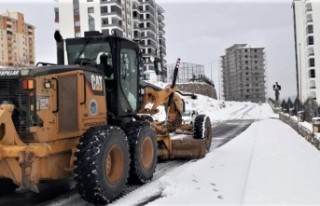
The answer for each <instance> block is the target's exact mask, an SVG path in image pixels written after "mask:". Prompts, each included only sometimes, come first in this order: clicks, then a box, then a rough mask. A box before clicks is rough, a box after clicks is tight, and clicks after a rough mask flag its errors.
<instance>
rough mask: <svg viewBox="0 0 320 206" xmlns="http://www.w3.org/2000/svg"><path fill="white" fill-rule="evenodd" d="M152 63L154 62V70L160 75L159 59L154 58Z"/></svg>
mask: <svg viewBox="0 0 320 206" xmlns="http://www.w3.org/2000/svg"><path fill="white" fill-rule="evenodd" d="M153 63H154V69H155V71H156V74H157V75H160V74H161V73H162V68H161V60H160V59H159V58H155V60H154V62H153Z"/></svg>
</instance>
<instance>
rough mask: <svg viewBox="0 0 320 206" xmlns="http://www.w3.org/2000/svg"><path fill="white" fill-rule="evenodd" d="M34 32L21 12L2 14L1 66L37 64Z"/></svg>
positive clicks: (0, 33) (0, 35) (0, 23)
mask: <svg viewBox="0 0 320 206" xmlns="http://www.w3.org/2000/svg"><path fill="white" fill-rule="evenodd" d="M34 30H35V27H34V26H33V25H31V24H28V23H26V22H25V21H24V15H23V14H21V13H19V12H7V13H4V14H0V66H30V65H34V64H35V39H34Z"/></svg>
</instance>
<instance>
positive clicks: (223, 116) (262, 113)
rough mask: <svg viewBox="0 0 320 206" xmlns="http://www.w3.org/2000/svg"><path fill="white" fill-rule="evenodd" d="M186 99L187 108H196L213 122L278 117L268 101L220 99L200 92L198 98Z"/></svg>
mask: <svg viewBox="0 0 320 206" xmlns="http://www.w3.org/2000/svg"><path fill="white" fill-rule="evenodd" d="M184 100H185V102H186V109H189V110H196V111H198V112H199V114H206V115H208V116H209V117H210V119H211V122H217V121H225V120H231V119H252V120H258V119H265V118H268V117H275V118H277V117H278V116H277V115H276V114H274V113H273V111H272V109H271V107H270V106H269V105H268V104H266V103H264V104H256V103H252V102H228V101H219V100H216V99H212V98H210V97H207V96H204V95H200V94H197V99H195V100H193V99H191V98H190V97H184Z"/></svg>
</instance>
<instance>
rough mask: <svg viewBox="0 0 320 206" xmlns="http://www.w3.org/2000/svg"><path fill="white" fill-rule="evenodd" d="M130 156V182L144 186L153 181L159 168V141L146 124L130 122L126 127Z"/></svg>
mask: <svg viewBox="0 0 320 206" xmlns="http://www.w3.org/2000/svg"><path fill="white" fill-rule="evenodd" d="M125 133H126V135H127V136H128V141H129V145H130V155H131V158H132V161H131V165H130V177H129V181H130V182H131V183H135V184H142V183H145V182H147V181H149V180H151V179H152V177H153V174H154V172H155V170H156V166H157V160H158V155H157V149H158V148H157V139H156V134H155V132H154V131H153V130H152V129H151V127H150V126H149V125H148V124H146V123H144V122H140V121H137V122H130V123H128V124H127V125H126V129H125Z"/></svg>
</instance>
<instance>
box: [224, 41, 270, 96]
mask: <svg viewBox="0 0 320 206" xmlns="http://www.w3.org/2000/svg"><path fill="white" fill-rule="evenodd" d="M221 63H222V65H221V66H222V74H223V78H222V79H223V80H222V82H223V94H224V99H225V100H227V101H252V102H260V101H261V102H264V101H265V96H266V88H265V58H264V48H253V47H250V46H249V45H247V44H235V45H233V46H231V47H229V48H227V49H226V54H225V55H224V56H222V57H221Z"/></svg>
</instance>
